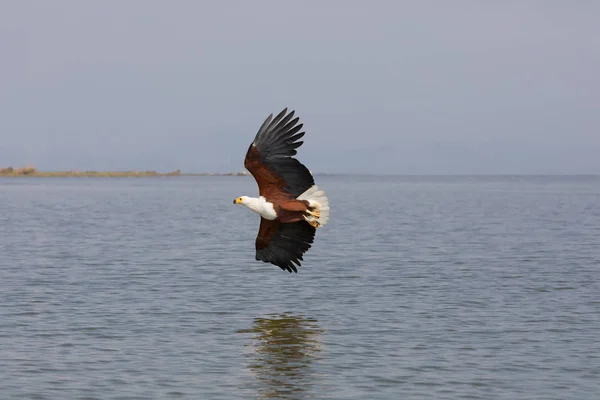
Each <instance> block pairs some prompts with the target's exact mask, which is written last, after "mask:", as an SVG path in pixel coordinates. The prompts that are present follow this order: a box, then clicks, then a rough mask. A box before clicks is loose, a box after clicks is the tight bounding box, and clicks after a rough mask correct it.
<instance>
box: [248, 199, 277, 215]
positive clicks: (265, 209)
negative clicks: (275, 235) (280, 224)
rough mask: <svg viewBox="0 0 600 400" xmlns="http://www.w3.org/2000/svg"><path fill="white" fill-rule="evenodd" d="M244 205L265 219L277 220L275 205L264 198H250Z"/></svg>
mask: <svg viewBox="0 0 600 400" xmlns="http://www.w3.org/2000/svg"><path fill="white" fill-rule="evenodd" d="M244 205H245V206H246V207H248V208H249V209H251V210H252V211H254V212H255V213H257V214H258V215H260V216H261V217H263V218H264V219H268V220H274V219H275V218H277V213H276V212H275V208H273V204H272V203H269V202H268V201H267V200H266V199H265V198H264V197H262V196H261V197H259V198H250V199H249V200H248V202H247V203H246V202H244Z"/></svg>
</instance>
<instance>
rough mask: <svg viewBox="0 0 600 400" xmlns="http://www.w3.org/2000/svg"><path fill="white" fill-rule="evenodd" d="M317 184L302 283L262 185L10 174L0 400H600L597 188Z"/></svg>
mask: <svg viewBox="0 0 600 400" xmlns="http://www.w3.org/2000/svg"><path fill="white" fill-rule="evenodd" d="M316 179H317V183H318V184H320V185H321V186H322V187H324V188H325V189H326V191H327V194H328V196H329V199H330V202H331V206H332V216H331V221H330V223H329V224H328V225H327V226H325V227H324V228H322V229H320V230H318V231H317V237H316V240H315V243H314V245H313V248H312V249H311V250H309V252H308V253H307V254H306V256H305V262H304V263H303V265H302V267H301V268H300V269H299V273H298V274H289V273H287V272H283V271H281V270H280V269H279V268H278V267H276V266H273V265H270V264H265V263H262V262H257V261H255V260H254V247H253V246H254V238H255V235H256V232H257V229H258V222H259V221H258V219H259V217H258V216H257V215H255V214H253V213H251V212H250V211H249V210H248V209H246V208H244V207H242V206H234V205H233V204H232V200H233V199H234V198H235V197H237V196H239V195H244V194H245V195H255V194H256V185H255V183H254V180H253V179H252V178H251V177H180V178H141V179H140V178H137V179H136V178H131V179H129V178H112V179H111V178H107V179H103V178H91V179H90V178H22V179H0V232H1V236H0V239H1V240H0V281H1V285H0V398H2V399H17V398H19V399H25V398H30V399H154V398H161V399H167V398H169V399H171V398H172V399H255V398H260V399H270V398H278V399H396V398H402V399H490V398H493V399H511V400H514V399H557V400H558V399H560V400H564V399H598V398H600V178H594V177H472V178H469V177H455V178H451V177H397V178H394V177H349V176H345V177H336V176H318V177H316Z"/></svg>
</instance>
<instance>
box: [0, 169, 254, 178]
mask: <svg viewBox="0 0 600 400" xmlns="http://www.w3.org/2000/svg"><path fill="white" fill-rule="evenodd" d="M247 175H250V174H249V173H247V172H224V173H218V172H217V173H183V172H181V171H180V170H175V171H171V172H157V171H78V170H71V171H38V170H37V169H35V168H33V167H25V168H12V167H8V168H0V177H14V178H18V177H43V178H52V177H74V178H79V177H81V178H131V177H133V178H143V177H173V176H247Z"/></svg>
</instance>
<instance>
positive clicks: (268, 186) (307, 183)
mask: <svg viewBox="0 0 600 400" xmlns="http://www.w3.org/2000/svg"><path fill="white" fill-rule="evenodd" d="M286 113H287V108H285V109H284V110H283V111H281V112H280V113H279V114H278V115H277V116H276V117H275V118H273V114H271V115H269V116H268V117H267V119H266V120H265V122H263V124H262V126H261V127H260V129H259V130H258V133H257V134H256V137H255V138H254V141H253V142H252V144H251V145H250V147H249V148H248V151H247V153H246V159H245V160H244V167H246V169H247V170H248V171H250V173H251V174H252V175H253V176H254V179H256V183H258V187H259V192H260V195H261V196H265V194H268V193H273V192H279V191H284V192H286V193H288V194H290V195H292V196H293V198H296V197H298V196H300V195H301V194H302V193H304V192H305V191H306V190H307V189H309V188H310V187H311V186H312V185H314V183H315V181H314V179H313V176H312V175H311V173H310V172H309V170H308V168H306V167H305V166H304V165H303V164H302V163H301V162H300V161H298V160H297V159H295V158H293V156H294V155H296V149H297V148H298V147H300V146H301V145H302V143H303V142H302V141H298V139H300V138H301V137H302V136H304V132H299V131H300V129H302V126H303V124H298V117H296V118H294V119H292V117H293V116H294V111H292V112H290V113H289V114H287V115H286ZM265 197H267V196H265Z"/></svg>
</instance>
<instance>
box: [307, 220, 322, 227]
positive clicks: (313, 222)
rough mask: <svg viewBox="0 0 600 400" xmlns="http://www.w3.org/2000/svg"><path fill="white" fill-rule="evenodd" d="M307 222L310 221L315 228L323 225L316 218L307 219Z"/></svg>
mask: <svg viewBox="0 0 600 400" xmlns="http://www.w3.org/2000/svg"><path fill="white" fill-rule="evenodd" d="M306 222H308V223H309V224H310V226H312V227H313V228H318V227H320V226H321V224H320V223H319V221H317V220H315V219H311V220H308V219H307V220H306Z"/></svg>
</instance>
